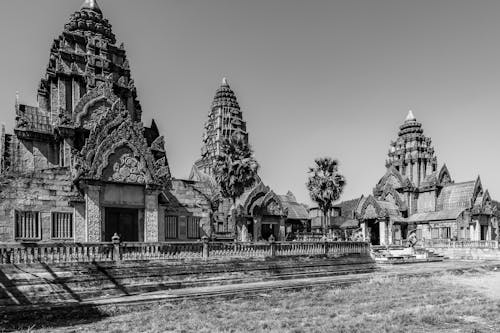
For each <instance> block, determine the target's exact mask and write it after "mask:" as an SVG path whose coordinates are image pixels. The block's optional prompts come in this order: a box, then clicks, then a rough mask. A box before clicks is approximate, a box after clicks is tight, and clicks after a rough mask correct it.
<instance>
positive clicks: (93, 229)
mask: <svg viewBox="0 0 500 333" xmlns="http://www.w3.org/2000/svg"><path fill="white" fill-rule="evenodd" d="M101 189H102V187H101V186H98V185H87V186H86V189H85V219H86V226H87V228H86V229H87V230H86V241H87V242H90V243H93V242H101V241H103V239H102V230H103V226H102V220H103V219H102V215H103V214H102V213H103V212H102V208H101Z"/></svg>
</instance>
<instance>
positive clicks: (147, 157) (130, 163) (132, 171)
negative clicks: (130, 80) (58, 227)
mask: <svg viewBox="0 0 500 333" xmlns="http://www.w3.org/2000/svg"><path fill="white" fill-rule="evenodd" d="M96 99H97V100H100V99H99V97H97V98H96ZM110 100H116V102H115V103H114V104H113V106H112V107H111V108H109V107H107V106H105V105H104V104H102V105H101V107H104V108H105V110H104V111H103V112H102V114H100V116H99V118H98V119H95V120H96V123H94V124H93V126H92V129H91V132H90V135H89V138H88V139H87V140H86V142H85V145H84V147H83V148H82V150H81V151H80V153H79V154H78V156H77V157H76V161H75V168H76V173H75V180H78V179H82V178H83V179H92V180H104V181H117V182H127V183H137V184H152V185H159V186H166V185H168V184H169V183H170V169H169V167H168V163H167V159H166V156H165V155H164V154H163V155H160V157H159V158H158V159H156V158H155V156H154V155H153V153H152V150H151V147H148V143H147V140H146V138H145V136H144V127H143V125H142V123H139V122H134V121H133V120H132V118H131V115H130V113H129V112H128V111H127V110H126V109H125V108H124V106H123V105H122V103H121V102H120V100H119V99H116V98H110ZM94 105H95V104H94ZM85 114H86V113H83V115H85ZM82 117H83V116H82ZM77 119H83V118H77ZM162 142H163V141H161V140H158V141H157V142H156V148H159V146H160V145H161V144H162Z"/></svg>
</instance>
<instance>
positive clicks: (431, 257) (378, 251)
mask: <svg viewBox="0 0 500 333" xmlns="http://www.w3.org/2000/svg"><path fill="white" fill-rule="evenodd" d="M371 255H372V257H373V258H374V259H375V262H377V263H378V264H412V263H418V262H436V261H443V260H444V259H445V257H444V256H442V255H440V254H437V253H435V252H434V251H432V250H428V249H425V248H411V247H404V246H398V245H391V246H372V248H371Z"/></svg>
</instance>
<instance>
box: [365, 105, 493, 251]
mask: <svg viewBox="0 0 500 333" xmlns="http://www.w3.org/2000/svg"><path fill="white" fill-rule="evenodd" d="M386 167H387V171H386V173H385V175H384V176H383V177H382V178H381V179H380V180H379V182H378V183H377V185H376V186H375V188H374V189H373V194H371V195H368V196H363V197H361V199H360V200H359V202H358V204H357V207H356V210H355V216H356V218H357V219H358V221H359V222H360V225H361V228H362V232H363V237H364V238H365V239H366V240H368V241H370V242H371V243H372V244H375V245H391V244H402V243H403V242H404V241H405V240H406V239H407V238H408V237H409V236H410V235H411V234H412V233H414V234H415V236H416V238H417V240H418V241H419V242H420V243H421V244H422V243H424V242H425V241H428V240H430V241H442V240H446V241H447V240H473V241H482V240H497V239H498V234H499V231H498V230H499V229H498V217H497V212H496V205H495V204H494V201H492V199H491V197H490V195H489V193H488V190H486V189H485V188H484V187H483V184H482V182H481V179H480V178H479V177H477V178H476V179H475V180H473V181H468V182H462V183H455V182H454V181H453V179H452V177H451V174H450V172H449V171H448V168H447V166H446V165H443V166H442V167H441V168H438V163H437V157H436V156H435V153H434V148H433V146H432V144H431V139H430V138H429V137H426V136H425V135H424V134H423V129H422V124H421V123H419V122H417V120H416V119H415V117H414V116H413V113H412V112H411V111H410V112H409V114H408V116H407V118H406V120H405V122H404V123H403V124H402V125H401V126H400V130H399V134H398V138H397V139H396V141H393V142H392V143H391V146H390V150H389V153H388V159H387V162H386Z"/></svg>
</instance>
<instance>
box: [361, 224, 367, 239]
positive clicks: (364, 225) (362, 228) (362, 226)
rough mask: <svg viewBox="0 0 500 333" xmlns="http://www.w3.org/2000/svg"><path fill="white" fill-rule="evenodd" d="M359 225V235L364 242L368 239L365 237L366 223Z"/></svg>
mask: <svg viewBox="0 0 500 333" xmlns="http://www.w3.org/2000/svg"><path fill="white" fill-rule="evenodd" d="M360 225H361V233H362V234H363V240H364V241H365V242H366V241H367V240H368V238H367V237H366V222H365V221H362V222H361V223H360Z"/></svg>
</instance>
